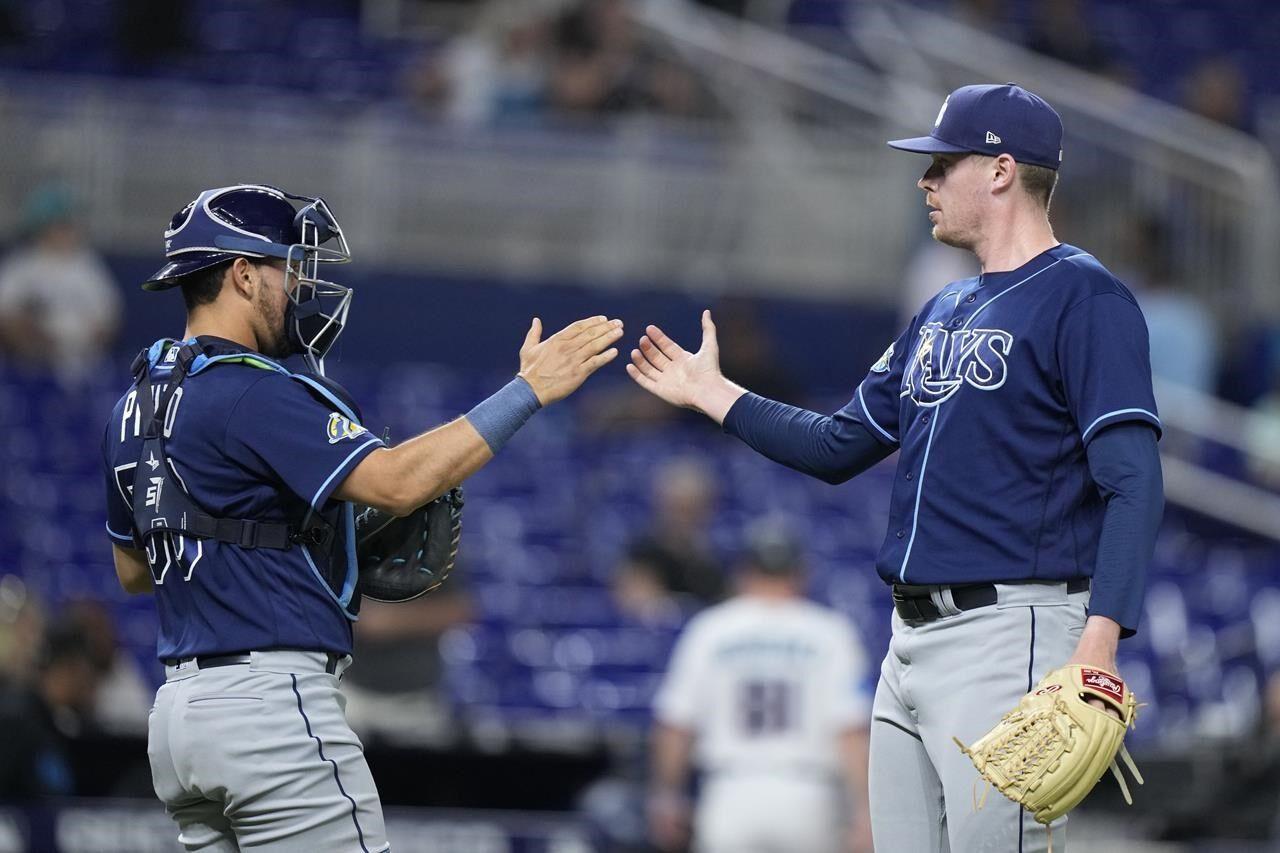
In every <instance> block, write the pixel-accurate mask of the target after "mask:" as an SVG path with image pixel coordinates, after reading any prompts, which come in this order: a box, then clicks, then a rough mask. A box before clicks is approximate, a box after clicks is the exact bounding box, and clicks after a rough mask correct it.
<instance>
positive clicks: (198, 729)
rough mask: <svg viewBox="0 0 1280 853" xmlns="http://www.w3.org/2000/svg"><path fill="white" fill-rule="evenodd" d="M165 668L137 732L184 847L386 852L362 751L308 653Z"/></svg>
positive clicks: (332, 685) (318, 662) (278, 852)
mask: <svg viewBox="0 0 1280 853" xmlns="http://www.w3.org/2000/svg"><path fill="white" fill-rule="evenodd" d="M250 657H251V661H250V662H249V663H246V664H236V665H230V666H219V667H211V668H207V669H199V668H198V667H197V666H196V664H195V663H194V662H184V663H182V664H179V665H177V666H169V667H166V668H165V679H166V681H165V683H164V684H163V685H162V686H161V687H160V690H159V691H158V692H157V693H156V703H155V707H153V708H152V710H151V721H150V726H149V732H148V739H147V753H148V755H149V757H150V759H151V779H152V784H153V785H154V787H155V791H156V796H158V797H159V798H160V799H161V801H162V802H163V803H164V806H165V810H166V811H168V813H169V815H170V816H171V817H172V818H173V819H174V821H175V822H177V824H178V838H179V841H181V843H182V845H183V847H184V848H185V849H186V850H188V851H191V853H196V851H199V853H235V851H241V850H244V851H250V850H252V851H271V853H292V851H299V853H381V851H386V850H389V849H390V844H388V842H387V834H386V828H385V827H384V825H383V820H382V806H381V804H380V803H379V801H378V791H377V788H376V787H375V786H374V783H373V776H372V775H371V774H370V773H369V766H368V764H367V763H366V762H365V759H364V749H363V747H362V746H361V744H360V740H359V739H358V738H357V737H356V735H355V733H354V732H352V731H351V727H350V726H348V725H347V721H346V717H345V716H344V701H343V698H342V693H341V692H340V691H339V689H338V681H339V678H340V677H341V674H342V671H343V670H344V669H345V668H346V664H347V663H349V662H350V658H349V657H348V658H346V659H345V660H343V661H341V662H339V664H338V671H337V672H336V673H335V674H329V673H327V672H325V664H326V657H325V655H323V654H320V653H317V652H286V651H271V652H252V653H251V655H250Z"/></svg>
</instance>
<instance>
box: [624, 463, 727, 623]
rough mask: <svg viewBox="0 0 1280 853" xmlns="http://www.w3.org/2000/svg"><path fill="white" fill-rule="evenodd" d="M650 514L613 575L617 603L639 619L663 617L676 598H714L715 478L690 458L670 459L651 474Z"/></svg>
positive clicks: (718, 583)
mask: <svg viewBox="0 0 1280 853" xmlns="http://www.w3.org/2000/svg"><path fill="white" fill-rule="evenodd" d="M652 488H653V518H652V520H651V521H650V523H649V527H648V530H647V531H646V532H645V533H644V534H642V535H641V536H640V537H638V538H637V539H636V540H635V541H633V542H632V543H631V544H630V545H629V546H628V547H627V551H626V556H625V557H624V558H623V560H622V563H621V564H620V565H619V566H618V568H617V570H616V572H615V575H614V597H615V600H616V601H617V603H618V607H619V608H620V609H621V610H622V611H623V612H625V613H627V614H629V615H630V616H632V617H634V618H637V619H640V620H641V621H654V620H664V619H665V617H666V616H667V615H668V614H670V613H671V612H672V609H673V607H677V606H678V602H679V599H680V598H684V599H685V600H687V601H691V602H692V603H695V604H696V605H698V606H701V605H705V604H712V603H714V602H716V601H719V600H720V599H721V598H722V597H723V596H724V593H725V578H724V574H723V572H722V571H721V569H720V565H719V562H718V561H717V560H716V558H715V555H714V554H713V553H712V551H711V546H710V537H709V527H710V524H711V520H712V518H713V517H714V515H715V509H716V482H715V479H714V475H713V473H712V472H711V470H710V469H708V468H707V467H706V466H704V465H703V464H702V463H701V462H699V461H697V460H695V459H688V458H685V459H672V460H670V461H668V462H666V463H664V464H663V465H662V466H661V467H659V468H658V469H657V470H656V471H655V472H654V475H653V481H652Z"/></svg>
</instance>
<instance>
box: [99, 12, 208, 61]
mask: <svg viewBox="0 0 1280 853" xmlns="http://www.w3.org/2000/svg"><path fill="white" fill-rule="evenodd" d="M115 5H116V9H117V12H116V42H117V45H118V46H119V50H120V60H121V63H122V65H123V67H124V68H125V69H127V70H131V71H143V70H147V69H149V68H150V67H151V66H153V65H154V64H155V63H156V62H158V61H159V60H161V59H164V58H165V57H168V56H174V55H176V54H179V53H182V52H185V51H186V50H188V49H189V43H188V41H189V40H188V39H187V10H188V7H189V6H190V5H191V4H189V3H186V2H181V0H178V2H175V0H116V4H115Z"/></svg>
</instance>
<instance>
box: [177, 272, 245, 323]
mask: <svg viewBox="0 0 1280 853" xmlns="http://www.w3.org/2000/svg"><path fill="white" fill-rule="evenodd" d="M233 263H235V259H234V258H233V259H231V260H229V261H223V262H222V263H218V264H214V265H213V266H211V267H205V268H204V269H202V270H196V271H195V272H193V273H188V274H187V275H184V276H183V277H182V281H181V284H180V285H179V286H180V287H181V288H182V301H183V302H185V303H187V313H188V314H190V313H191V312H192V311H194V310H196V308H198V307H199V306H201V305H209V304H211V303H212V302H213V301H214V300H215V299H217V298H218V294H219V293H221V292H222V279H223V278H225V277H226V274H227V270H228V269H230V268H231V265H232V264H233Z"/></svg>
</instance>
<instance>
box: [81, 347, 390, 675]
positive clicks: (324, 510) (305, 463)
mask: <svg viewBox="0 0 1280 853" xmlns="http://www.w3.org/2000/svg"><path fill="white" fill-rule="evenodd" d="M213 340H214V339H202V341H201V343H208V342H209V341H213ZM175 346H176V344H175V343H174V342H169V341H161V342H157V344H156V345H155V346H153V347H152V349H151V352H150V361H151V365H152V367H151V381H152V383H153V384H154V386H155V388H156V389H157V393H158V389H160V388H162V387H163V386H165V384H166V375H167V374H168V373H169V372H170V371H171V370H172V361H171V358H170V357H168V354H169V353H171V352H173V350H174V347H175ZM205 351H206V352H209V353H213V357H209V356H204V355H202V356H200V357H199V358H197V360H196V362H195V363H194V364H193V365H192V368H191V371H190V374H189V375H188V376H187V377H186V379H185V380H184V381H183V382H182V384H181V387H180V389H179V392H178V393H175V395H174V398H173V401H172V402H171V403H170V405H169V409H168V420H167V422H166V427H167V430H166V435H167V438H166V440H165V443H164V450H165V453H166V454H167V455H168V457H169V459H170V460H171V462H172V464H173V469H174V471H175V473H176V474H177V476H178V477H179V478H180V481H181V483H182V485H183V487H184V488H185V489H186V491H187V492H188V493H189V494H190V496H191V497H192V499H193V500H194V501H195V503H196V504H197V506H198V507H199V508H200V509H201V510H203V511H204V512H207V513H209V514H210V515H213V516H219V517H225V518H240V519H250V520H254V521H259V522H275V523H280V524H290V525H295V526H301V525H302V524H305V523H307V521H308V519H313V518H314V517H315V516H317V515H318V516H319V517H320V518H322V519H323V520H324V521H326V522H327V523H329V524H330V525H332V526H333V527H334V529H335V531H336V535H335V536H334V537H333V538H332V541H331V543H330V544H329V545H327V546H326V547H315V546H310V547H309V546H302V545H297V546H294V547H291V548H289V549H287V550H281V549H273V548H254V549H246V548H241V547H240V546H238V545H231V544H226V543H223V542H220V541H217V540H214V539H194V538H190V537H187V538H174V539H171V540H170V541H169V542H167V543H166V546H165V547H166V549H169V550H172V551H173V552H174V553H172V554H170V555H169V558H165V559H162V560H160V561H159V562H160V565H153V566H152V579H153V581H154V582H155V594H156V603H157V608H158V610H159V614H160V636H159V640H158V643H157V651H158V654H159V656H160V657H161V658H171V657H176V658H185V657H192V656H196V655H210V654H225V653H231V652H241V651H250V650H263V649H279V648H292V649H306V650H315V651H327V652H335V653H338V654H348V653H350V651H351V625H350V622H351V620H352V619H354V612H353V611H354V608H353V599H354V597H355V579H356V573H355V552H354V548H355V545H354V527H353V524H352V512H351V507H350V505H349V504H346V503H344V502H340V501H335V500H332V499H331V496H332V494H333V492H334V490H335V489H336V488H337V487H338V486H339V484H341V483H342V481H343V479H344V478H345V477H346V476H347V475H348V474H349V473H350V472H351V471H352V470H354V468H355V467H356V465H358V464H359V462H360V461H361V460H362V459H363V458H364V457H365V456H367V455H368V454H369V453H371V452H372V451H373V450H375V449H376V448H378V447H380V446H382V441H381V440H380V439H378V438H377V437H376V436H374V435H372V434H370V433H369V432H368V431H367V430H365V429H364V427H363V426H361V425H360V423H359V418H358V415H357V414H356V413H355V412H354V411H353V410H352V408H351V407H350V405H349V404H348V403H347V402H346V401H345V399H344V395H342V394H341V393H337V394H335V393H334V390H333V389H331V388H328V387H325V386H323V385H321V384H320V383H318V382H315V381H314V380H313V379H310V378H304V379H299V378H295V377H294V376H293V375H292V374H290V373H289V371H287V370H286V369H285V368H284V367H282V366H280V365H279V364H277V363H276V362H274V361H272V360H270V359H268V358H265V357H264V356H261V355H259V354H257V353H251V352H248V351H247V350H244V349H243V348H241V347H237V346H235V345H233V344H230V343H229V342H224V341H216V343H214V344H213V345H212V346H210V347H208V348H206V350H205ZM339 390H340V389H339ZM141 415H142V412H141V408H140V407H139V406H138V404H137V395H136V393H135V390H131V391H130V392H129V393H128V394H126V395H125V396H124V397H122V398H121V399H120V401H119V402H117V403H116V406H115V409H114V410H113V411H112V414H111V420H110V421H109V422H108V424H107V428H106V434H105V436H104V440H103V458H104V464H105V476H106V490H107V533H108V534H109V535H110V537H111V539H112V540H113V541H114V542H116V543H117V544H119V545H122V546H125V547H133V548H138V547H141V540H140V537H139V533H138V530H137V529H136V527H135V524H134V515H133V507H132V498H131V491H132V486H133V483H134V475H135V467H136V466H137V465H138V464H143V465H149V464H150V465H154V464H156V460H145V459H143V460H140V459H139V455H140V453H141V448H142V428H143V424H142V417H141Z"/></svg>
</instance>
